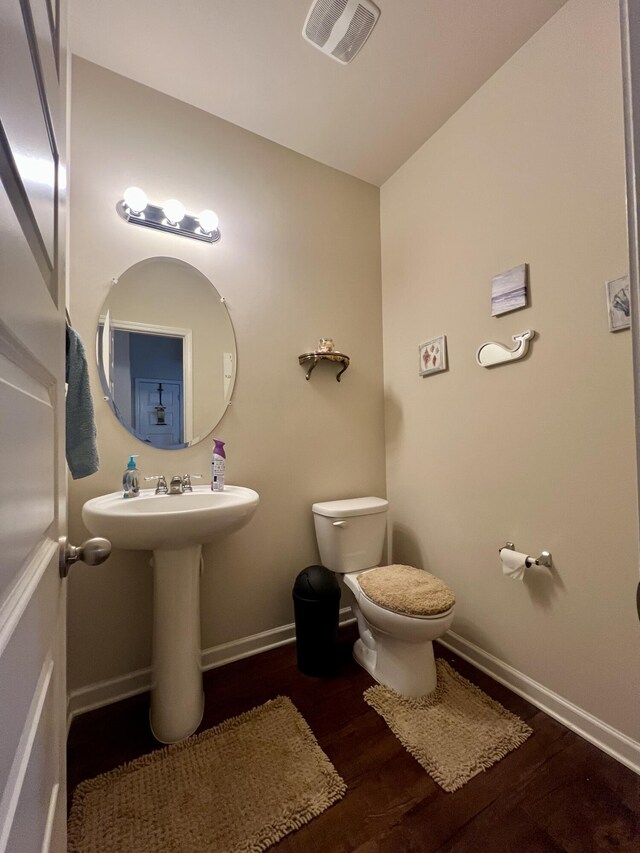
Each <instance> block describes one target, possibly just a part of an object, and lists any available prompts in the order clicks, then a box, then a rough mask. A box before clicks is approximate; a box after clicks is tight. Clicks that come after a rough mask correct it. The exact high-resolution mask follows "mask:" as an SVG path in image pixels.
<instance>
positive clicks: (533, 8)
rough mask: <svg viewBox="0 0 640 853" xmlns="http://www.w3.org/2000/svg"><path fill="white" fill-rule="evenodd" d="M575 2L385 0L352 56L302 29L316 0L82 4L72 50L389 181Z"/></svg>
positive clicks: (92, 0) (74, 13) (74, 17)
mask: <svg viewBox="0 0 640 853" xmlns="http://www.w3.org/2000/svg"><path fill="white" fill-rule="evenodd" d="M564 2H565V0H399V1H398V0H376V3H377V5H378V6H379V7H380V8H381V10H382V14H381V16H380V19H379V21H378V23H377V25H376V27H375V29H374V30H373V33H372V34H371V36H370V38H369V40H368V41H367V42H366V44H365V45H364V47H363V48H362V50H361V51H360V53H359V54H358V56H357V57H356V58H355V59H354V60H353V62H351V63H350V64H349V65H340V64H339V63H338V62H335V61H334V60H333V59H331V58H329V57H328V56H325V55H324V54H323V53H321V52H320V51H319V50H317V49H316V48H314V47H313V46H312V45H310V44H309V43H308V42H306V41H304V39H303V38H302V36H301V30H302V25H303V23H304V21H305V18H306V15H307V12H308V9H309V7H310V5H311V0H70V4H69V5H70V16H69V17H70V24H69V30H70V42H71V50H72V51H73V52H74V53H76V54H78V55H80V56H82V57H84V58H86V59H89V60H91V61H92V62H95V63H97V64H98V65H102V66H104V67H105V68H109V69H111V70H112V71H116V72H117V73H119V74H123V75H125V76H126V77H130V78H131V79H133V80H136V81H138V82H140V83H145V84H146V85H148V86H152V87H153V88H154V89H158V90H160V91H161V92H165V93H166V94H168V95H172V96H173V97H176V98H179V99H180V100H182V101H186V102H187V103H189V104H192V105H193V106H196V107H199V108H200V109H203V110H206V111H207V112H210V113H213V114H214V115H217V116H220V117H221V118H224V119H226V120H227V121H230V122H233V123H234V124H237V125H240V127H244V128H246V129H247V130H251V131H253V132H254V133H258V134H260V135H261V136H264V137H266V138H267V139H271V140H273V141H274V142H278V143H280V144H281V145H285V146H286V147H287V148H291V149H293V150H294V151H297V152H299V153H301V154H305V155H307V156H308V157H312V158H313V159H314V160H318V161H320V162H321V163H326V164H328V165H330V166H333V167H335V168H336V169H340V170H342V171H344V172H347V173H349V174H351V175H355V176H356V177H358V178H362V180H365V181H368V182H370V183H373V184H377V185H380V184H382V183H383V182H384V181H385V180H386V179H387V178H388V177H389V176H390V175H392V174H393V173H394V172H395V171H396V169H398V167H399V166H401V165H402V164H403V163H404V162H405V161H406V160H407V159H408V158H409V157H410V156H411V155H412V154H413V153H414V152H415V151H416V150H417V149H418V148H419V147H420V146H421V145H422V143H423V142H425V141H426V140H427V139H428V138H429V137H430V136H431V135H432V134H433V133H434V132H435V131H436V130H437V129H438V128H439V127H440V126H441V125H442V124H443V123H444V122H445V121H446V120H447V119H448V118H449V117H450V116H451V115H452V114H453V113H454V112H455V111H456V110H457V109H458V107H460V106H461V105H462V104H463V103H464V102H465V101H466V100H467V99H468V98H469V97H470V96H471V95H472V94H473V92H475V91H476V90H477V89H478V88H479V87H480V86H481V85H482V84H483V83H484V82H485V81H486V80H487V79H488V78H489V77H490V76H491V75H492V74H493V73H494V72H495V71H496V70H497V69H498V68H499V67H500V66H501V65H503V64H504V62H505V61H506V60H507V59H508V58H509V57H510V56H512V55H513V54H514V53H515V52H516V51H517V50H518V48H520V47H521V46H522V45H523V44H524V43H525V42H526V41H528V39H529V38H530V37H531V36H532V35H533V34H534V33H535V32H536V31H537V30H538V29H539V28H540V27H541V26H542V25H543V24H544V23H545V22H546V21H547V20H548V19H549V18H550V17H551V16H552V15H553V14H554V13H555V12H556V11H557V10H558V9H559V8H560V7H561V6H562V5H563V3H564Z"/></svg>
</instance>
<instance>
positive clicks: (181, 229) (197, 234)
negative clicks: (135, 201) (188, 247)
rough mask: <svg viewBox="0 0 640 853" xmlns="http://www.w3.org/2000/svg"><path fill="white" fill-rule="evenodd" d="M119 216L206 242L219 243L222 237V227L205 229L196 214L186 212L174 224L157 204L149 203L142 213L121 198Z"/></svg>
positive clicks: (117, 207) (127, 220)
mask: <svg viewBox="0 0 640 853" xmlns="http://www.w3.org/2000/svg"><path fill="white" fill-rule="evenodd" d="M116 210H117V211H118V216H120V217H121V218H122V219H124V220H125V222H131V223H133V224H134V225H144V226H145V227H146V228H156V229H157V230H158V231H168V232H169V233H170V234H180V236H182V237H191V238H192V239H194V240H203V241H204V242H205V243H217V242H218V240H219V239H220V236H221V234H220V228H216V229H215V230H214V231H211V232H208V231H203V230H202V228H201V227H200V222H199V220H198V218H197V217H196V216H191V215H190V214H188V213H185V215H184V217H183V218H182V220H181V221H180V222H179V223H178V224H177V225H174V224H172V223H171V222H169V220H168V219H167V217H166V215H165V212H164V210H163V209H162V208H161V207H158V206H157V205H155V204H147V206H146V207H145V209H144V210H143V211H141V212H140V213H136V212H134V211H133V210H132V209H131V208H130V207H127V205H126V204H125V202H124V199H121V200H120V201H119V202H118V203H117V204H116Z"/></svg>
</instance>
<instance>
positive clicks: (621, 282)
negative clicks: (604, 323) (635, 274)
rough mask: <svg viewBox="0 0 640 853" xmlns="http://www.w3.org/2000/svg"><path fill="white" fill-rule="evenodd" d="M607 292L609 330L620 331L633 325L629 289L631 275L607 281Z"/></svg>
mask: <svg viewBox="0 0 640 853" xmlns="http://www.w3.org/2000/svg"><path fill="white" fill-rule="evenodd" d="M604 286H605V290H606V293H607V313H608V315H609V331H610V332H619V331H620V329H628V328H629V327H630V326H631V294H630V291H629V276H628V275H623V276H621V277H620V278H614V279H612V280H611V281H605V283H604Z"/></svg>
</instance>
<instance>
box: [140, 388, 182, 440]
mask: <svg viewBox="0 0 640 853" xmlns="http://www.w3.org/2000/svg"><path fill="white" fill-rule="evenodd" d="M134 397H135V412H136V423H135V430H136V432H137V433H138V435H139V436H140V438H141V439H142V440H143V441H146V442H148V443H149V444H153V446H154V447H176V446H177V445H180V444H183V443H184V437H183V425H182V383H181V382H170V381H167V380H166V379H136V381H135V391H134Z"/></svg>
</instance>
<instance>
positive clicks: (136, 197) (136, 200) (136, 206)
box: [124, 187, 149, 213]
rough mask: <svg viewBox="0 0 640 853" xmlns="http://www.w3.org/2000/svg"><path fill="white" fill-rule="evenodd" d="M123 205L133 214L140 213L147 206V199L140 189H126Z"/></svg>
mask: <svg viewBox="0 0 640 853" xmlns="http://www.w3.org/2000/svg"><path fill="white" fill-rule="evenodd" d="M124 203H125V204H126V205H127V207H128V208H129V210H131V211H132V212H133V213H142V211H143V210H144V209H145V207H146V206H147V205H148V204H149V199H148V198H147V195H146V193H145V192H144V190H141V189H140V187H128V189H126V190H125V191H124Z"/></svg>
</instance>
